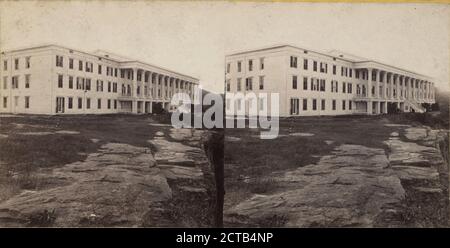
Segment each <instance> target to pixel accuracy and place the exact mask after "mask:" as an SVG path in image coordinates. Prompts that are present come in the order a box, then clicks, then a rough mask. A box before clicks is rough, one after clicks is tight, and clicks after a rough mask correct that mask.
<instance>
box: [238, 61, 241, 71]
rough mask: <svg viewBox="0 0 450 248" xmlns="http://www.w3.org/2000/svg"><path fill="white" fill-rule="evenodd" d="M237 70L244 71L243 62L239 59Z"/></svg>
mask: <svg viewBox="0 0 450 248" xmlns="http://www.w3.org/2000/svg"><path fill="white" fill-rule="evenodd" d="M237 71H238V72H241V71H242V62H241V61H238V62H237Z"/></svg>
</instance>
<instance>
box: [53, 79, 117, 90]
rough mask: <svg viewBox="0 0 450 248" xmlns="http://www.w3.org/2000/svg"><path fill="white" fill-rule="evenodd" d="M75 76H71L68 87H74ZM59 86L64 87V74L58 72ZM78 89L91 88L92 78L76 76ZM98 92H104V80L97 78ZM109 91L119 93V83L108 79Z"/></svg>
mask: <svg viewBox="0 0 450 248" xmlns="http://www.w3.org/2000/svg"><path fill="white" fill-rule="evenodd" d="M73 85H74V77H73V76H69V80H68V88H69V89H73V88H74V87H73ZM58 88H64V76H63V75H61V74H58ZM76 89H77V90H86V91H89V90H91V79H90V78H84V77H76ZM96 90H97V92H103V80H97V82H96ZM108 92H113V93H117V83H116V82H110V81H108Z"/></svg>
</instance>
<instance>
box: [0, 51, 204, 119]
mask: <svg viewBox="0 0 450 248" xmlns="http://www.w3.org/2000/svg"><path fill="white" fill-rule="evenodd" d="M0 63H1V67H0V80H1V85H0V101H1V102H0V112H1V113H21V114H22V113H23V114H26V113H29V114H51V115H52V114H106V113H151V112H152V110H153V109H155V108H164V109H166V110H168V111H171V110H173V108H174V106H171V105H170V99H171V97H172V96H173V94H175V93H178V92H184V93H188V94H189V95H190V96H191V97H192V96H193V92H194V89H195V87H197V86H198V79H196V78H193V77H190V76H186V75H183V74H180V73H177V72H174V71H171V70H167V69H163V68H161V67H157V66H154V65H151V64H148V63H144V62H140V61H137V60H130V59H127V58H124V57H121V56H117V55H114V54H111V53H107V52H103V51H96V52H93V53H87V52H83V51H78V50H75V49H70V48H66V47H62V46H57V45H45V46H38V47H30V48H24V49H16V50H11V51H5V52H1V54H0Z"/></svg>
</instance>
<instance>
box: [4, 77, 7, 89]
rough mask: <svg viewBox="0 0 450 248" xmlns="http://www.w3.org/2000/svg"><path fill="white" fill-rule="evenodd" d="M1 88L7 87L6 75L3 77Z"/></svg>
mask: <svg viewBox="0 0 450 248" xmlns="http://www.w3.org/2000/svg"><path fill="white" fill-rule="evenodd" d="M3 89H5V90H6V89H8V77H6V76H5V77H3Z"/></svg>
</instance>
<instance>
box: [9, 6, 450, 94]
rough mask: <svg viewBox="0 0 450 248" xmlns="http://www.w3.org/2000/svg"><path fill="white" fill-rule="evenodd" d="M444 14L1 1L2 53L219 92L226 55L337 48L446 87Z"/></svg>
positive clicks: (442, 9) (405, 9)
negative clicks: (52, 50) (76, 55)
mask: <svg viewBox="0 0 450 248" xmlns="http://www.w3.org/2000/svg"><path fill="white" fill-rule="evenodd" d="M449 16H450V7H449V6H448V5H435V4H430V5H428V4H389V5H387V4H326V3H325V4H305V3H244V2H241V3H231V2H219V3H213V2H203V1H202V2H131V1H129V2H116V1H114V2H106V1H103V2H77V1H72V2H41V3H38V2H0V46H1V47H0V49H1V50H8V49H13V48H16V47H24V46H32V45H37V44H48V43H56V44H60V45H64V46H68V47H72V48H75V49H80V50H84V51H94V50H97V49H102V50H107V51H111V52H114V53H117V54H120V55H125V56H127V57H131V58H135V59H138V60H142V61H146V62H149V63H151V64H155V65H159V66H162V67H166V68H168V69H172V70H175V71H177V72H180V73H185V74H188V75H191V76H194V77H197V78H199V79H200V83H201V84H202V85H203V86H204V88H207V89H209V90H212V91H216V92H219V91H221V90H223V82H224V79H223V77H224V55H225V54H228V53H231V52H234V51H241V50H245V49H253V48H259V47H266V46H270V45H273V44H285V43H286V44H292V45H297V46H300V47H305V48H309V49H312V50H318V51H329V50H333V49H336V50H342V51H345V52H348V53H351V54H354V55H358V56H362V57H367V58H371V59H375V60H378V61H380V62H385V63H387V64H391V65H395V66H398V67H401V68H404V69H409V70H412V71H416V72H419V73H422V74H426V75H429V76H431V77H434V78H435V79H436V85H437V86H438V87H441V88H445V89H448V88H449V86H448V85H449V83H448V82H449V73H450V72H449V66H450V65H449V44H450V41H449V36H450V34H449V27H450V19H449Z"/></svg>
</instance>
